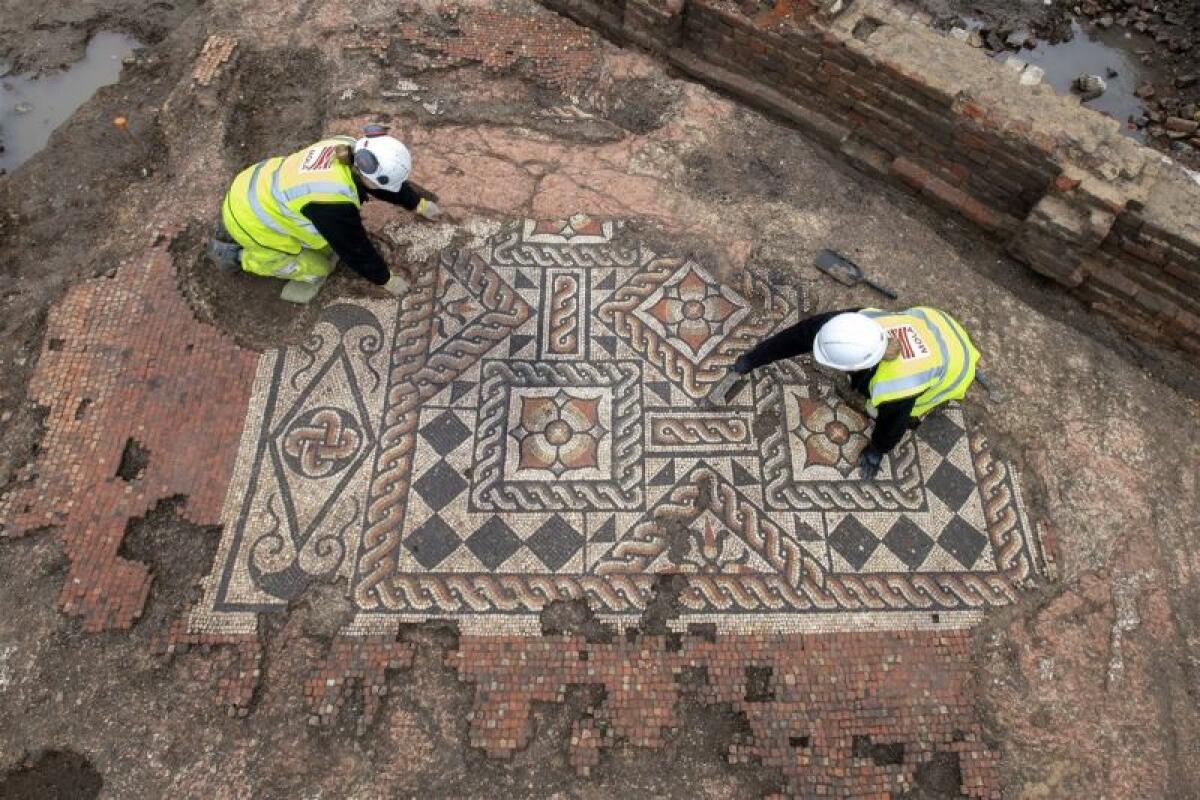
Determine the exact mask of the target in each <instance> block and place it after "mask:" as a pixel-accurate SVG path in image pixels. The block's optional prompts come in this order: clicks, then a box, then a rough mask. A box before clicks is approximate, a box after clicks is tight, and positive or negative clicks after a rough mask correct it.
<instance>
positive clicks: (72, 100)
mask: <svg viewBox="0 0 1200 800" xmlns="http://www.w3.org/2000/svg"><path fill="white" fill-rule="evenodd" d="M140 46H141V43H140V42H138V41H137V40H136V39H134V38H132V37H130V36H126V35H125V34H121V33H108V32H101V33H97V34H96V35H95V36H94V37H92V40H91V41H90V42H88V46H87V53H86V54H85V55H84V57H83V58H82V59H81V60H79V61H77V62H75V63H74V64H72V65H71V66H70V67H68V68H67V69H65V70H61V71H59V72H51V73H47V74H44V75H5V76H3V77H2V78H0V144H2V145H3V146H4V152H2V153H0V169H3V170H6V171H9V172H11V171H12V170H14V169H16V168H17V167H19V166H20V165H21V164H23V163H25V162H26V161H27V160H29V159H30V158H31V157H32V156H33V155H35V154H36V153H37V152H38V151H39V150H41V149H42V148H43V147H45V145H46V140H47V139H49V138H50V134H51V133H52V132H53V131H54V129H55V128H57V127H58V126H59V125H61V124H62V123H63V122H65V121H66V120H67V118H68V117H70V116H71V114H73V113H74V112H75V109H77V108H79V106H81V105H83V104H84V103H85V102H86V101H87V100H88V98H90V97H91V96H92V95H93V94H95V93H96V90H97V89H99V88H100V87H101V86H107V85H108V84H110V83H116V81H117V78H118V77H119V76H120V74H121V62H122V61H123V60H124V58H125V57H126V56H128V55H129V54H130V53H132V52H133V51H134V49H135V48H138V47H140ZM3 67H4V65H3V64H0V69H2V68H3Z"/></svg>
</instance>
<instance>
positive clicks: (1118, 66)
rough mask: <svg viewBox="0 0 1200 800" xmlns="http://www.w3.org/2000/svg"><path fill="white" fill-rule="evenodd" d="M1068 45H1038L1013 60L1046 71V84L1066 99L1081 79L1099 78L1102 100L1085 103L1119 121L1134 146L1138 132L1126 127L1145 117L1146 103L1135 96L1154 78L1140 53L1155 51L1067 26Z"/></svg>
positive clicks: (1130, 36) (1136, 40)
mask: <svg viewBox="0 0 1200 800" xmlns="http://www.w3.org/2000/svg"><path fill="white" fill-rule="evenodd" d="M1071 31H1072V32H1073V33H1074V36H1073V37H1072V39H1071V41H1069V42H1062V43H1060V44H1049V43H1047V42H1039V43H1038V45H1037V47H1036V48H1034V49H1033V50H1023V51H1021V52H1020V53H1018V54H1016V55H1017V58H1020V59H1021V60H1022V61H1025V62H1027V63H1030V64H1034V65H1036V66H1039V67H1041V68H1042V69H1044V70H1046V77H1045V78H1044V79H1043V80H1044V82H1045V83H1046V84H1048V85H1050V86H1052V87H1054V89H1055V90H1056V91H1058V92H1059V93H1060V94H1069V93H1070V92H1071V84H1072V83H1073V82H1074V81H1075V79H1076V78H1077V77H1079V76H1080V75H1083V74H1087V75H1099V76H1100V77H1101V78H1103V79H1104V82H1105V83H1106V84H1108V88H1107V89H1106V90H1105V92H1104V94H1102V95H1100V96H1099V97H1097V98H1096V99H1094V100H1089V101H1088V102H1086V103H1084V105H1085V106H1087V107H1088V108H1093V109H1095V110H1096V111H1101V112H1103V113H1105V114H1108V115H1109V116H1110V117H1113V118H1115V119H1116V120H1118V121H1119V122H1120V123H1121V124H1122V125H1123V126H1124V129H1125V133H1127V134H1128V135H1129V136H1132V137H1133V138H1135V139H1137V140H1138V141H1142V140H1143V139H1144V138H1145V137H1144V134H1143V132H1142V131H1140V130H1138V129H1137V128H1136V127H1133V126H1131V125H1130V124H1129V120H1130V118H1131V117H1132V118H1133V119H1138V118H1140V117H1141V116H1142V115H1143V114H1145V112H1146V104H1145V102H1144V101H1143V100H1142V99H1141V98H1140V97H1138V96H1137V94H1136V92H1137V89H1138V87H1139V86H1141V85H1143V84H1145V83H1148V82H1149V83H1153V82H1154V80H1155V78H1156V77H1157V76H1156V75H1155V74H1154V72H1153V70H1151V68H1150V67H1148V66H1146V65H1145V64H1143V63H1142V61H1141V57H1140V53H1139V51H1140V52H1141V53H1146V52H1150V51H1151V50H1152V49H1153V48H1154V47H1155V46H1156V45H1155V44H1154V41H1153V40H1151V39H1149V38H1148V37H1145V36H1142V35H1140V34H1137V33H1133V32H1132V31H1126V30H1124V29H1123V28H1120V27H1114V28H1110V29H1108V30H1103V29H1100V28H1097V27H1092V26H1089V27H1088V28H1084V27H1082V26H1081V25H1080V24H1079V23H1078V22H1072V23H1071Z"/></svg>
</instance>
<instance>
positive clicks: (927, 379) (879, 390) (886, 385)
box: [871, 367, 941, 397]
mask: <svg viewBox="0 0 1200 800" xmlns="http://www.w3.org/2000/svg"><path fill="white" fill-rule="evenodd" d="M940 377H941V370H940V369H938V368H937V367H934V368H933V369H927V370H925V371H924V372H918V373H916V374H915V375H905V376H904V377H902V378H893V379H892V380H890V381H879V382H878V383H876V384H875V385H874V386H872V387H871V397H878V396H879V395H885V394H893V393H894V392H907V391H909V390H910V389H919V388H921V387H924V386H928V385H929V384H931V383H933V382H934V381H936V380H937V379H938V378H940Z"/></svg>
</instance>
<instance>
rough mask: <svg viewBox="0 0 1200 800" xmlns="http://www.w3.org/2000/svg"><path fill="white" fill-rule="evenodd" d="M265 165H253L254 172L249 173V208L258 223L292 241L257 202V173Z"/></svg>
mask: <svg viewBox="0 0 1200 800" xmlns="http://www.w3.org/2000/svg"><path fill="white" fill-rule="evenodd" d="M266 165H267V162H266V161H260V162H258V163H257V164H255V165H254V172H251V173H250V208H251V209H252V210H253V211H254V216H256V217H258V221H259V222H261V223H262V224H263V225H266V226H267V227H268V228H270V229H271V230H273V231H275V232H276V233H278V234H279V235H280V236H285V237H287V238H289V239H294V238H295V237H294V236H292V234H290V233H288V232H287V231H285V230H284V229H283V228H281V227H279V223H278V222H276V221H275V218H274V217H272V216H271V215H270V214H268V213H267V210H266V209H265V208H263V207H262V203H260V202H258V173H260V172H262V168H263V167H265V166H266ZM276 174H278V170H276ZM272 194H274V192H272Z"/></svg>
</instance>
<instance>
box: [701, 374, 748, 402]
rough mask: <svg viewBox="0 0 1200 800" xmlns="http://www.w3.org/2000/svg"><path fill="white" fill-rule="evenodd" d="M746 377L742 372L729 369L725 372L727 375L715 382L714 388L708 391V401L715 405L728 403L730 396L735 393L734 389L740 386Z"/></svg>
mask: <svg viewBox="0 0 1200 800" xmlns="http://www.w3.org/2000/svg"><path fill="white" fill-rule="evenodd" d="M745 378H746V376H745V375H743V374H742V373H740V372H735V371H734V370H729V372H726V373H725V377H723V378H721V380H719V381H717V382H716V383H715V384H713V388H712V390H711V391H709V393H708V402H710V403H712V404H713V405H714V406H723V405H728V403H729V396H730V395H731V394H733V389H734V387H736V386H740V385H741V382H742V381H743V380H744V379H745Z"/></svg>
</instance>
